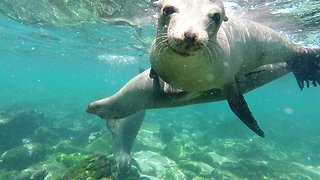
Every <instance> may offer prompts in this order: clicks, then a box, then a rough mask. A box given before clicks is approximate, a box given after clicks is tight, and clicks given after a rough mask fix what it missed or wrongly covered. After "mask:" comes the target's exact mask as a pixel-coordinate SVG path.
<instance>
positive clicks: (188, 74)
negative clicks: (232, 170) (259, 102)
mask: <svg viewBox="0 0 320 180" xmlns="http://www.w3.org/2000/svg"><path fill="white" fill-rule="evenodd" d="M154 4H155V5H156V6H157V7H158V8H159V14H158V26H157V33H156V38H155V40H154V42H153V45H152V48H151V52H150V62H151V66H152V74H151V75H152V76H153V77H157V76H159V77H160V78H161V79H163V80H164V81H165V82H167V83H168V84H170V85H171V86H172V87H174V88H177V89H181V90H183V91H188V92H202V91H207V90H210V89H220V90H221V91H222V94H223V95H224V96H225V98H226V99H227V101H228V103H229V106H230V109H231V110H232V111H233V112H234V114H235V115H236V116H237V117H238V118H239V119H240V120H241V121H242V122H243V123H244V124H245V125H246V126H248V127H249V128H250V129H251V130H252V131H254V132H255V133H257V134H258V135H259V136H261V137H264V132H263V131H262V130H261V129H260V127H259V126H258V124H257V121H256V120H255V118H254V117H253V115H252V113H251V112H250V109H249V107H248V105H247V102H246V100H245V99H244V96H243V92H242V91H241V88H240V87H239V77H241V76H243V75H245V74H248V73H250V72H252V71H254V70H255V69H256V68H258V67H261V66H263V65H266V64H274V63H280V62H288V63H289V65H290V66H291V67H295V68H296V69H297V68H298V69H299V68H300V67H299V65H300V62H301V61H304V63H305V64H308V65H309V69H310V72H311V71H312V73H307V74H299V73H297V71H296V69H293V72H294V73H295V76H296V78H297V80H298V83H299V81H300V82H301V79H306V80H307V82H309V80H311V81H312V82H313V84H314V85H317V83H319V82H320V81H319V80H320V78H319V77H320V76H319V74H318V71H319V69H320V65H319V64H320V57H319V56H320V50H319V49H308V48H304V47H299V46H298V45H296V44H294V43H293V42H292V41H291V40H290V39H289V38H287V37H286V36H284V35H282V34H281V33H278V32H276V31H275V30H272V29H271V28H268V27H265V26H263V25H260V24H258V23H255V22H252V21H249V20H243V19H240V18H236V17H232V18H230V19H229V18H228V17H227V15H226V12H225V10H224V6H223V2H222V1H221V0H159V1H157V2H155V3H154ZM302 81H303V80H302ZM302 84H303V83H302ZM299 86H300V87H301V83H300V84H299Z"/></svg>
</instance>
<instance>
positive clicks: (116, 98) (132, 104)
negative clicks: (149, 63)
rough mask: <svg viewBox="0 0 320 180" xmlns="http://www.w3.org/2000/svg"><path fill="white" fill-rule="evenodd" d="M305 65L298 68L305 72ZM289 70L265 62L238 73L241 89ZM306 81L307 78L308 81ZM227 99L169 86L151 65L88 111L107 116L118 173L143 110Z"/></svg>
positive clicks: (214, 93) (214, 91)
mask: <svg viewBox="0 0 320 180" xmlns="http://www.w3.org/2000/svg"><path fill="white" fill-rule="evenodd" d="M304 70H305V71H307V70H308V69H305V66H302V68H301V69H300V72H301V73H302V74H303V73H306V72H305V71H304ZM291 71H292V68H291V66H289V65H288V64H287V63H278V64H271V65H264V66H261V67H259V68H257V69H256V70H254V71H252V72H250V73H248V74H246V75H244V76H239V82H238V85H239V88H240V90H241V92H242V93H246V92H249V91H251V90H254V89H256V88H258V87H260V86H262V85H264V84H267V83H269V82H271V81H273V80H275V79H278V78H280V77H282V76H284V75H286V74H288V73H289V72H291ZM308 83H309V82H308ZM222 100H226V98H225V96H224V94H223V92H222V91H221V90H220V89H211V90H208V91H202V92H187V91H183V90H179V89H175V88H173V87H171V86H170V85H169V84H168V83H166V82H165V81H163V80H162V79H161V78H159V77H157V78H155V77H150V69H147V70H145V71H144V72H142V73H141V74H139V75H137V76H136V77H134V78H132V79H131V80H130V81H129V82H128V83H127V84H125V85H124V86H123V87H122V88H121V89H120V90H119V91H118V92H117V93H115V94H114V95H112V96H110V97H106V98H103V99H100V100H97V101H94V102H92V103H90V104H89V106H88V109H87V112H88V113H91V114H96V115H98V116H99V117H101V118H103V119H106V120H107V125H108V128H109V130H110V131H111V133H112V137H113V151H114V154H115V160H116V165H117V168H118V170H119V174H120V176H125V174H126V172H128V170H129V169H130V167H131V158H130V153H131V148H132V144H133V142H134V140H135V137H136V135H137V134H138V131H139V129H140V126H141V124H142V122H143V117H144V110H145V109H153V108H167V107H177V106H184V105H190V104H198V103H207V102H215V101H222Z"/></svg>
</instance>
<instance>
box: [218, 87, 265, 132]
mask: <svg viewBox="0 0 320 180" xmlns="http://www.w3.org/2000/svg"><path fill="white" fill-rule="evenodd" d="M224 93H225V96H226V98H227V101H228V103H229V106H230V108H231V110H232V111H233V113H234V114H235V115H236V116H237V117H238V118H239V119H240V120H241V121H242V122H243V123H244V124H245V125H246V126H248V127H249V128H250V129H251V130H252V131H253V132H255V133H256V134H258V135H259V136H260V137H264V132H263V131H262V130H261V129H260V127H259V125H258V123H257V121H256V120H255V119H254V117H253V116H252V113H251V112H250V109H249V107H248V105H247V102H246V100H245V99H244V97H243V94H242V93H241V92H240V90H239V89H238V85H237V84H236V83H233V84H231V85H228V86H226V87H225V88H224Z"/></svg>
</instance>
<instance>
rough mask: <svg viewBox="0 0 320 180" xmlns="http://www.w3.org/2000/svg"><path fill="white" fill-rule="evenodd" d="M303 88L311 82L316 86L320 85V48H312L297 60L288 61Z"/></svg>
mask: <svg viewBox="0 0 320 180" xmlns="http://www.w3.org/2000/svg"><path fill="white" fill-rule="evenodd" d="M287 63H288V65H289V67H290V68H291V70H292V72H293V74H294V76H295V78H296V80H297V83H298V85H299V87H300V89H301V90H303V88H304V83H306V85H307V88H309V87H310V82H311V83H312V84H313V86H314V87H317V85H318V84H319V85H320V49H310V50H308V51H307V52H306V53H304V54H303V55H302V56H300V57H299V58H298V59H296V60H292V61H288V62H287Z"/></svg>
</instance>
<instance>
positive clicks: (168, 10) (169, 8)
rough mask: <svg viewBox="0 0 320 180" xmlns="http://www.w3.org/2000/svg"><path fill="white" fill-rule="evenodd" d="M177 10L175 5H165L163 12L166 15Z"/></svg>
mask: <svg viewBox="0 0 320 180" xmlns="http://www.w3.org/2000/svg"><path fill="white" fill-rule="evenodd" d="M175 12H176V10H175V8H174V7H173V6H165V7H164V8H163V9H162V14H163V15H164V16H169V15H171V14H173V13H175Z"/></svg>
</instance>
